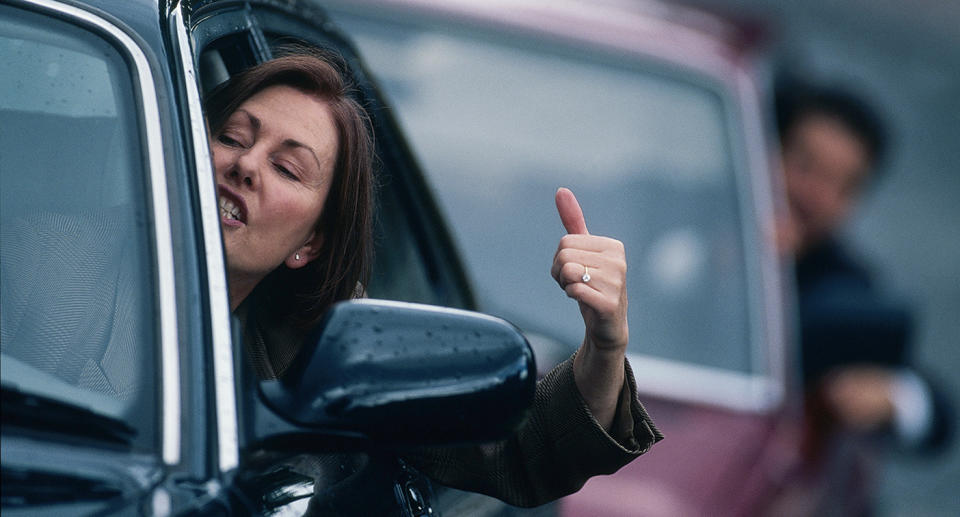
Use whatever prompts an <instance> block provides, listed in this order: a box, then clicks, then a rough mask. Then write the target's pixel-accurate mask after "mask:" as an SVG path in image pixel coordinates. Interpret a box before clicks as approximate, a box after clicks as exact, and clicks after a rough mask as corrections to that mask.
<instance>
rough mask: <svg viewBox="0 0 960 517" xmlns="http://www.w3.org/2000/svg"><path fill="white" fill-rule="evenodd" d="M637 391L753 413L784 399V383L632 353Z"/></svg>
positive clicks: (769, 378) (761, 411)
mask: <svg viewBox="0 0 960 517" xmlns="http://www.w3.org/2000/svg"><path fill="white" fill-rule="evenodd" d="M627 359H628V360H629V361H630V365H631V367H632V368H633V371H635V372H637V376H636V381H637V391H639V392H641V393H644V394H648V395H654V396H656V397H660V398H664V399H670V400H678V401H681V402H690V403H694V404H704V403H706V404H711V405H714V406H718V407H722V408H726V409H731V410H734V411H742V412H749V413H765V412H768V411H771V410H773V409H775V408H777V407H778V406H779V405H780V404H781V402H782V400H783V394H784V392H783V386H782V383H780V382H778V381H777V380H776V379H774V378H771V377H770V376H768V375H761V374H748V373H743V372H737V371H733V370H726V369H723V368H714V367H710V366H703V365H697V364H691V363H685V362H681V361H672V360H670V359H662V358H659V357H653V356H649V355H642V354H633V353H628V354H627Z"/></svg>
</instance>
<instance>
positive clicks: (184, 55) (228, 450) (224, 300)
mask: <svg viewBox="0 0 960 517" xmlns="http://www.w3.org/2000/svg"><path fill="white" fill-rule="evenodd" d="M170 20H171V22H172V25H173V27H174V33H175V37H176V42H175V43H176V45H177V54H176V58H177V60H178V62H179V64H180V67H181V69H182V70H183V72H184V91H185V93H186V96H187V107H188V111H189V113H188V114H187V119H188V120H187V121H188V123H189V124H190V138H191V140H192V145H193V150H194V152H193V155H194V157H195V161H194V165H195V167H196V174H197V178H196V179H197V191H198V192H197V197H198V198H199V201H200V223H201V227H202V233H203V242H204V260H205V265H206V270H207V294H208V296H209V303H210V307H209V309H210V337H211V351H212V354H211V356H212V357H213V377H214V399H215V402H216V415H217V453H218V454H217V458H218V464H219V467H220V471H221V472H226V471H229V470H232V469H234V468H236V467H237V465H238V464H239V456H240V449H239V439H238V434H237V433H238V431H237V399H236V384H235V382H234V380H235V374H234V364H233V340H232V332H231V327H230V300H229V298H228V294H227V293H228V290H227V272H226V266H225V265H224V258H223V248H222V247H221V246H220V243H221V242H223V240H222V238H221V234H220V215H219V207H218V206H217V191H216V188H215V187H214V185H215V182H214V173H213V167H212V165H211V164H212V161H211V158H210V156H211V154H210V148H209V142H208V141H207V127H206V124H205V122H204V120H203V119H202V118H201V114H202V113H203V110H202V104H201V102H200V90H199V87H198V82H197V81H198V77H197V75H196V69H195V67H194V62H193V52H192V49H191V47H190V38H189V35H188V34H187V28H186V24H185V23H184V18H183V11H182V9H181V7H180V4H177V5H176V6H175V7H174V8H173V10H172V11H171V13H170ZM210 243H216V245H215V246H213V245H210Z"/></svg>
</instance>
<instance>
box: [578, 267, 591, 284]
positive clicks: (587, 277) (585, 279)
mask: <svg viewBox="0 0 960 517" xmlns="http://www.w3.org/2000/svg"><path fill="white" fill-rule="evenodd" d="M580 280H583V283H587V282H589V281H590V268H588V267H587V266H586V265H584V266H583V276H581V277H580Z"/></svg>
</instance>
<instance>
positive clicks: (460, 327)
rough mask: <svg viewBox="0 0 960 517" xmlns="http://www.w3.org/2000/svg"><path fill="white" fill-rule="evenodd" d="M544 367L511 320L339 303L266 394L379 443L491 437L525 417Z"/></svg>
mask: <svg viewBox="0 0 960 517" xmlns="http://www.w3.org/2000/svg"><path fill="white" fill-rule="evenodd" d="M536 372H537V370H536V366H535V364H534V358H533V353H532V351H531V349H530V346H529V344H528V343H527V340H526V339H525V338H524V337H523V335H522V334H520V332H519V331H518V330H517V328H516V327H514V326H513V325H511V324H510V323H507V322H506V321H504V320H501V319H498V318H494V317H491V316H486V315H483V314H478V313H473V312H468V311H462V310H456V309H446V308H440V307H432V306H427V305H418V304H411V303H402V302H390V301H382V300H354V301H348V302H342V303H339V304H337V305H335V306H334V307H333V308H332V309H331V310H330V312H329V313H328V315H327V317H326V319H325V321H324V323H323V324H322V325H321V326H320V328H319V330H318V331H317V332H316V333H315V334H314V335H313V336H312V337H311V338H310V339H309V340H308V342H307V344H306V346H305V347H304V349H303V351H302V352H301V356H300V359H299V360H298V361H297V366H296V367H295V369H294V370H293V371H290V372H288V374H286V375H285V376H284V378H283V379H282V380H275V381H261V382H260V391H261V394H262V398H263V400H264V402H265V403H266V404H267V405H268V406H270V407H271V408H272V409H273V411H274V412H275V413H277V414H278V415H279V416H280V417H281V418H283V419H284V420H286V421H287V422H289V423H291V424H293V425H294V426H296V427H299V428H301V432H302V429H303V428H309V429H312V430H315V431H322V432H325V433H329V434H333V435H337V434H340V435H343V436H348V437H350V436H352V437H359V438H369V439H371V440H374V441H376V442H377V443H378V444H379V445H436V444H444V443H457V442H482V441H492V440H496V439H500V438H503V437H504V436H506V435H507V434H508V433H509V432H510V431H512V430H513V429H514V428H515V426H516V425H517V424H518V423H519V422H520V421H521V419H522V418H523V417H524V415H525V412H526V410H527V408H529V406H530V404H531V402H532V401H533V392H534V388H535V384H536V376H537V375H536Z"/></svg>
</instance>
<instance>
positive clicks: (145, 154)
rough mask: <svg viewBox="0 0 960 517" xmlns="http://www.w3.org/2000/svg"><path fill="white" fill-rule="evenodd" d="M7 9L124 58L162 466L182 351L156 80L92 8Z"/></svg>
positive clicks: (23, 5)
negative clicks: (149, 285) (137, 140)
mask: <svg viewBox="0 0 960 517" xmlns="http://www.w3.org/2000/svg"><path fill="white" fill-rule="evenodd" d="M10 5H11V7H13V8H19V9H24V10H27V11H32V12H35V13H37V14H40V15H42V16H46V17H49V18H55V19H58V20H60V21H63V22H66V23H69V24H71V25H74V26H76V27H78V28H80V29H82V30H85V31H87V32H89V33H91V34H92V35H95V36H97V37H99V38H101V39H102V40H103V41H104V42H105V43H107V44H109V45H110V46H112V47H113V48H114V49H116V50H117V52H118V53H119V54H120V55H121V56H122V57H123V59H124V60H125V61H126V64H127V67H128V68H127V71H128V72H129V73H130V80H131V83H132V85H133V90H134V91H133V92H132V93H133V99H134V103H135V105H136V114H135V117H136V123H137V125H138V127H139V128H140V137H141V144H142V149H141V152H142V155H141V159H143V162H144V172H145V173H146V174H147V176H148V178H147V182H146V187H147V188H146V189H145V192H144V193H145V194H146V197H147V199H146V202H147V203H148V205H149V209H148V214H149V216H150V221H149V225H150V229H151V237H152V238H151V240H150V245H151V250H150V252H151V256H150V259H151V260H150V261H149V263H150V265H151V266H152V269H153V278H152V281H153V285H154V287H155V288H154V295H155V299H154V307H155V309H156V310H157V323H156V324H155V330H154V332H155V335H156V339H157V341H156V342H157V347H156V350H157V351H158V352H159V356H160V357H159V359H160V373H159V375H157V385H158V388H159V402H160V403H159V407H158V413H159V414H158V419H157V420H158V421H157V423H158V427H159V429H158V430H159V433H160V449H159V455H160V458H161V460H162V462H163V463H164V464H166V465H171V466H172V465H176V464H179V463H180V459H181V430H180V416H181V400H180V396H181V386H180V352H179V343H178V332H177V328H178V327H177V302H176V293H175V288H174V285H175V278H176V276H175V269H174V258H173V257H174V255H173V239H172V233H171V220H170V208H169V200H168V193H167V169H166V160H165V156H164V152H163V131H162V127H161V124H160V108H159V101H158V95H157V90H158V88H157V84H156V82H155V80H154V77H153V74H152V72H151V68H150V63H149V60H148V59H147V54H146V51H145V50H144V49H143V48H142V47H141V46H140V44H139V43H138V42H137V40H136V38H134V37H131V36H130V35H129V34H128V33H127V30H126V29H124V28H123V27H122V26H120V25H119V24H118V23H117V22H115V21H113V20H109V19H107V18H106V17H104V16H102V15H101V14H98V13H95V12H93V11H90V10H87V9H84V8H81V7H78V6H74V5H70V4H66V3H63V2H59V1H56V0H12V1H11V2H10Z"/></svg>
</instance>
